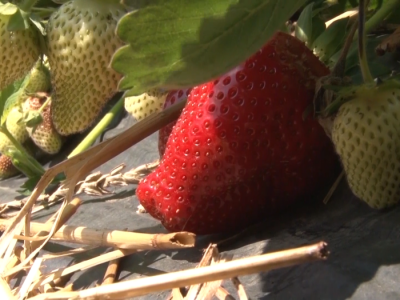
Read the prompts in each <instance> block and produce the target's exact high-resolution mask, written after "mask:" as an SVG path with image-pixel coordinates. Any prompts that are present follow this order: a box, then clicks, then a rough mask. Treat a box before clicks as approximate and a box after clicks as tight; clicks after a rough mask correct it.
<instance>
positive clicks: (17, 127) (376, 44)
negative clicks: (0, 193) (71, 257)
mask: <svg viewBox="0 0 400 300" xmlns="http://www.w3.org/2000/svg"><path fill="white" fill-rule="evenodd" d="M399 8H400V0H377V1H374V0H371V1H367V0H359V1H356V0H338V1H325V0H246V1H241V0H123V1H120V0H14V1H5V0H0V58H1V59H0V178H3V179H4V178H10V177H13V176H15V175H17V174H21V173H22V176H24V178H25V182H24V183H23V185H22V186H21V190H20V191H19V192H20V193H21V194H24V195H26V196H27V198H25V199H24V201H23V202H18V201H17V200H16V201H15V202H14V203H12V205H10V206H9V207H13V208H15V207H18V205H20V207H22V209H21V210H17V212H16V213H15V214H14V216H15V218H13V219H11V220H9V221H7V222H8V223H5V224H6V225H4V224H3V223H1V224H0V225H2V226H3V225H4V226H7V228H6V229H5V230H4V232H3V234H2V236H1V239H0V257H1V259H0V273H1V274H2V280H3V281H4V282H3V283H5V284H2V289H1V290H2V291H3V290H5V291H8V290H7V289H8V288H9V287H8V283H9V280H10V279H11V278H13V277H14V276H15V275H17V274H19V273H20V272H25V271H27V270H30V272H32V273H29V274H28V276H27V277H26V278H25V280H24V281H23V284H22V285H21V286H19V287H18V288H15V289H14V290H13V291H11V290H10V291H8V293H9V294H12V296H15V295H18V298H21V299H23V298H27V299H29V298H30V297H36V294H43V291H45V290H46V291H47V290H52V291H53V292H55V291H56V289H57V288H56V281H57V280H56V279H59V278H56V277H55V276H56V274H62V275H63V276H68V275H70V274H71V273H72V272H75V271H76V270H78V269H80V270H81V269H85V268H87V267H88V266H87V265H85V264H84V263H83V264H82V263H79V266H78V267H79V268H77V267H76V266H71V267H68V268H65V269H59V270H58V271H55V272H53V273H48V272H47V271H46V270H44V269H43V268H41V266H42V259H43V258H42V257H40V254H39V252H40V251H41V249H42V248H43V247H44V245H45V244H46V243H47V241H48V240H49V239H50V238H52V237H54V235H55V234H56V232H57V233H58V236H57V237H58V238H60V236H63V234H64V233H61V232H60V231H59V230H60V228H61V226H62V224H64V223H65V222H66V221H67V220H68V218H69V217H70V216H71V215H72V213H73V212H74V211H76V208H77V207H78V206H79V205H80V203H81V200H80V199H74V200H73V196H74V195H75V194H79V193H87V194H90V195H104V194H107V193H111V192H110V191H109V190H108V187H109V186H110V185H112V184H115V185H117V184H120V185H128V184H131V185H133V184H135V185H136V186H135V188H136V190H135V195H136V198H137V200H138V201H139V202H140V204H141V208H140V209H141V211H142V212H146V213H148V214H149V215H150V217H151V218H152V219H153V220H155V221H157V222H159V223H161V225H163V226H164V227H165V229H166V230H167V231H170V232H173V233H170V235H168V241H167V242H166V244H168V247H172V248H179V247H181V246H182V247H184V246H186V244H185V242H184V243H182V244H180V242H181V241H183V240H184V239H186V238H187V240H186V243H187V244H191V245H192V244H194V236H195V234H197V235H206V234H215V233H226V232H229V231H238V230H242V229H244V228H246V227H248V226H250V225H252V224H253V223H256V222H258V221H262V220H265V219H267V218H270V217H271V216H275V215H276V214H278V213H280V212H282V211H284V210H285V209H290V208H293V207H296V206H295V205H301V206H305V205H310V203H311V202H309V201H308V200H309V199H311V198H315V197H316V196H317V195H318V196H319V195H320V192H321V191H322V190H323V189H324V188H329V187H330V186H332V184H333V186H335V184H334V182H335V179H336V182H338V180H337V179H338V178H339V179H340V178H342V177H344V178H346V180H347V183H348V187H349V189H350V190H351V191H352V192H353V193H354V195H355V196H357V198H359V199H360V200H361V201H363V202H365V203H366V204H367V205H369V206H370V207H371V208H374V209H384V208H389V207H393V206H394V205H396V204H398V202H399V200H400V188H399V184H398V179H399V177H400V157H399V154H398V153H399V150H400V134H399V133H398V130H397V127H398V126H400V124H399V122H400V81H399V79H398V76H397V72H398V71H399V70H400V68H399V65H400V64H399V62H398V48H399V45H400V38H399V35H398V33H399V28H400V27H399V21H398V20H399V14H400V13H399V11H400V9H399ZM382 33H383V34H382ZM391 33H393V34H392V35H390V34H391ZM106 108H107V109H109V111H106ZM122 112H127V114H126V117H127V118H134V119H136V122H135V123H134V125H133V126H131V127H130V128H128V129H126V130H125V131H123V132H121V133H120V134H119V135H117V136H115V137H113V138H111V139H109V140H106V141H104V142H102V143H100V144H98V145H93V144H94V142H95V141H96V140H97V139H98V138H99V136H100V135H101V134H102V133H104V132H105V130H106V129H107V126H109V125H110V124H111V123H112V122H114V121H116V116H118V115H120V114H121V113H122ZM157 132H158V145H154V147H157V146H158V152H159V158H160V159H159V161H157V162H154V163H152V164H151V166H147V167H143V168H141V167H139V168H137V169H135V172H136V173H135V172H131V173H130V175H131V177H129V176H128V175H127V173H125V174H122V173H121V169H123V168H124V166H122V167H121V166H118V167H116V168H114V169H113V170H112V171H111V172H110V173H109V174H101V173H94V174H93V173H91V172H92V171H93V170H95V169H96V168H97V167H99V166H101V165H102V164H104V163H105V162H107V161H108V160H110V159H112V158H113V157H115V156H117V155H119V154H121V153H122V152H123V151H125V150H127V149H128V148H130V147H132V146H133V145H134V144H136V143H138V142H140V141H141V140H143V139H144V138H146V137H148V136H149V135H151V134H153V133H157ZM73 138H77V139H79V144H78V146H77V147H76V148H75V149H73V150H72V152H70V153H67V155H65V156H66V157H65V159H64V160H62V158H63V157H62V156H63V155H64V153H63V152H62V151H64V150H66V147H65V146H69V145H70V143H71V141H72V139H73ZM156 150H157V149H156ZM60 156H61V157H60ZM52 158H57V159H58V160H60V158H61V160H62V161H61V162H60V163H58V164H57V165H55V166H52V167H50V168H48V169H47V167H44V166H43V162H44V161H46V160H48V159H52ZM145 163H148V162H145ZM144 169H145V170H144ZM128 173H129V172H128ZM132 174H133V175H132ZM6 184H7V182H6ZM130 188H132V189H133V187H130ZM53 190H55V191H56V192H54V193H52V192H53ZM51 193H52V194H51ZM45 194H46V195H45ZM43 199H44V200H43ZM50 199H51V200H50ZM59 200H63V204H62V205H61V207H60V210H59V211H57V213H56V214H55V215H54V216H52V217H51V218H50V219H49V222H48V223H46V224H43V227H37V226H36V228H35V226H31V225H35V224H33V223H32V222H30V220H31V214H32V213H34V212H36V211H37V210H35V209H33V208H37V207H38V205H42V206H43V207H44V206H46V205H49V204H50V202H51V201H53V202H51V204H54V203H56V202H57V201H59ZM38 203H39V204H38ZM311 205H313V204H311ZM9 207H7V206H4V207H2V209H1V211H2V212H4V211H5V210H7V209H8V208H9ZM20 207H18V208H20ZM71 212H72V213H71ZM131 213H132V212H131ZM133 217H138V216H133ZM31 223H32V224H31ZM38 228H39V229H38ZM64 229H65V228H64ZM70 229H71V228H69V230H70ZM21 230H22V231H24V232H23V234H24V235H26V236H33V235H34V232H35V233H36V235H34V236H33V237H32V238H26V237H21V235H20V234H21ZM34 230H37V231H34ZM76 231H77V229H74V232H76ZM183 231H188V232H183ZM81 232H84V233H85V234H82V237H81V238H82V239H85V238H86V241H87V240H88V238H87V237H85V235H86V236H90V237H89V240H90V239H91V243H93V245H95V246H99V245H102V246H104V245H106V246H111V247H114V248H117V247H120V246H121V245H123V247H127V248H126V249H124V251H122V250H121V249H115V251H112V252H110V253H106V254H105V255H106V256H107V257H108V258H112V259H113V260H114V262H115V260H116V259H119V258H120V257H122V256H125V255H127V254H129V253H132V252H129V251H131V250H132V249H136V248H130V246H132V245H133V244H135V243H136V242H137V241H135V243H132V244H131V240H134V239H135V238H131V240H129V242H128V243H127V242H126V241H125V240H124V241H122V242H121V241H119V243H116V244H113V239H115V237H116V238H117V239H118V238H121V232H114V231H110V232H108V233H105V234H104V235H103V234H100V233H99V232H98V231H96V230H83V231H81ZM86 232H89V233H86ZM175 234H176V235H175ZM100 235H101V238H99V239H101V241H98V240H96V241H93V240H94V238H93V237H92V236H100ZM66 236H68V238H69V239H70V240H69V241H73V242H76V241H77V239H78V237H77V236H75V235H74V234H64V236H63V237H61V239H63V238H64V239H65V237H66ZM110 236H111V237H110ZM138 236H139V240H140V239H141V238H143V239H145V238H144V236H145V234H143V235H142V236H141V234H139V235H138ZM130 237H132V236H130ZM179 237H180V238H181V240H179ZM17 238H18V239H25V240H24V246H23V247H22V246H21V248H17V247H16V246H15V245H16V239H17ZM163 239H164V240H162V239H160V240H157V237H155V238H154V237H153V236H152V239H151V241H150V242H149V241H147V240H146V241H147V242H143V241H142V240H140V241H139V242H137V244H139V248H140V247H142V248H140V249H146V250H147V249H152V248H154V247H156V246H155V244H157V241H161V240H162V241H163V242H165V239H166V238H165V236H164V237H163ZM176 239H177V240H176ZM64 241H67V240H64ZM79 242H82V240H81V241H79ZM89 244H90V243H89ZM183 244H185V245H183ZM90 245H92V244H90ZM136 246H137V245H136ZM143 246H144V248H143ZM320 246H321V249H322V248H323V250H324V251H322V250H321V251H322V252H325V246H326V245H325V244H324V243H321V245H320ZM18 247H19V245H18ZM121 247H122V246H121ZM21 249H22V250H21ZM17 250H18V251H19V252H21V253H22V254H23V255H22V254H21V255H20V256H18V257H17V254H18V251H17ZM125 250H127V251H125ZM80 251H87V248H84V247H82V248H81V249H77V250H76V252H75V250H74V251H72V252H69V253H66V252H63V253H62V255H63V256H64V255H67V254H70V253H72V254H76V253H77V252H80ZM135 251H136V250H135ZM303 251H306V250H303ZM307 251H308V250H307ZM307 251H306V252H307ZM13 255H14V256H15V257H13ZM213 255H214V254H213ZM38 256H39V260H35V257H38ZM291 256H292V259H293V257H294V256H293V255H292V254H291ZM306 256H308V258H307V259H310V255H309V253H308V252H307V255H306ZM325 256H326V253H325V254H323V255H321V258H322V257H325ZM6 258H7V260H6ZM209 258H210V261H211V256H209ZM214 258H215V257H214V256H213V263H214ZM46 259H49V256H48V257H47V258H46ZM218 260H219V258H218ZM296 260H297V259H296ZM33 261H34V263H33V264H32V262H33ZM106 261H107V260H104V256H103V255H101V256H99V257H98V258H96V262H95V263H94V264H99V263H104V262H106ZM215 262H216V261H215ZM284 263H285V265H286V266H288V265H289V264H287V261H286V262H284ZM35 268H36V269H35ZM110 269H112V268H110ZM199 269H201V268H199ZM32 270H34V271H35V270H36V274H34V272H33V271H32ZM200 271H201V270H200ZM46 272H47V273H46ZM243 274H244V273H243ZM52 276H53V277H52ZM214 279H215V278H214ZM217 279H218V280H219V278H217ZM192 283H193V282H192ZM196 283H197V282H196ZM104 290H105V289H104ZM114 292H115V290H114ZM175 292H177V291H175ZM220 292H221V291H220ZM61 294H62V293H61ZM61 294H60V293H59V294H58V295H61ZM67 294H68V295H67V296H66V297H67V298H68V299H69V298H75V296H76V294H75V293H74V292H71V294H70V293H67ZM95 294H96V293H95ZM54 295H55V296H54ZM58 295H56V294H55V293H53V296H54V297H58ZM86 295H87V297H89V295H92V294H89V293H88V294H86ZM102 295H103V294H96V296H99V297H101V296H102ZM121 295H122V294H119V295H117V297H121ZM42 296H43V295H38V297H39V298H35V299H47V298H46V297H47V295H44V298H41V297H42ZM76 297H78V296H76ZM106 297H107V296H106ZM50 298H51V296H50Z"/></svg>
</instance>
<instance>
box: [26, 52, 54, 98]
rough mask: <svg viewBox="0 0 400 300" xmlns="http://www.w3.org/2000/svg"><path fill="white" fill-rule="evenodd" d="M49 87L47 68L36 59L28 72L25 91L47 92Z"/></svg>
mask: <svg viewBox="0 0 400 300" xmlns="http://www.w3.org/2000/svg"><path fill="white" fill-rule="evenodd" d="M50 88H51V82H50V72H49V69H47V68H46V66H45V65H44V64H43V62H42V61H41V60H38V61H37V62H36V64H35V66H34V67H33V69H32V70H31V71H30V73H29V78H28V84H27V85H26V87H25V91H26V92H27V93H37V92H48V91H49V90H50Z"/></svg>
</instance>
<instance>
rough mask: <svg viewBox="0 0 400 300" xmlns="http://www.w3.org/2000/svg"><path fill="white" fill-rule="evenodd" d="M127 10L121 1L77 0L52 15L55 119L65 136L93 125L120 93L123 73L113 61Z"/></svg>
mask: <svg viewBox="0 0 400 300" xmlns="http://www.w3.org/2000/svg"><path fill="white" fill-rule="evenodd" d="M126 12H127V10H126V8H125V7H124V6H123V5H122V4H120V1H119V0H75V1H70V2H67V3H65V4H63V5H62V6H61V7H60V8H59V9H58V10H57V11H56V12H55V13H54V14H52V15H51V17H50V19H49V22H48V26H47V36H48V59H49V64H50V69H51V74H52V86H53V95H52V98H53V107H52V119H53V123H54V126H55V128H56V130H57V131H58V132H59V133H60V134H61V135H70V134H74V133H78V132H82V131H84V130H85V129H87V128H88V127H89V126H90V125H91V124H92V123H93V122H94V121H95V120H96V118H97V117H98V115H99V114H100V112H101V110H102V108H103V107H104V105H105V104H106V103H107V102H108V101H109V100H110V98H111V97H112V96H113V95H114V94H115V93H116V92H117V88H118V82H119V80H120V79H121V77H122V76H121V75H120V74H119V73H117V72H116V71H114V70H113V69H112V68H111V67H110V66H109V64H110V62H111V58H112V55H113V54H114V52H115V51H116V50H117V49H118V48H119V47H121V46H122V41H121V40H120V39H119V37H118V36H117V35H116V33H115V29H116V25H117V22H118V20H119V19H120V18H121V17H122V16H123V15H124V14H125V13H126Z"/></svg>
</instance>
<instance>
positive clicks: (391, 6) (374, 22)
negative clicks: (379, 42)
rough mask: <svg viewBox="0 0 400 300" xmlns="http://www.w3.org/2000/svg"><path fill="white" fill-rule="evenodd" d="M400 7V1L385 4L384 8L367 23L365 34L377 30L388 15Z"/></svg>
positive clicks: (394, 0)
mask: <svg viewBox="0 0 400 300" xmlns="http://www.w3.org/2000/svg"><path fill="white" fill-rule="evenodd" d="M398 6H400V0H389V1H386V2H384V3H383V5H382V7H381V8H380V9H379V10H378V11H377V12H376V13H375V14H374V15H373V16H372V17H371V18H370V19H369V20H368V21H367V22H366V24H365V32H367V33H368V32H371V30H373V29H375V28H376V27H377V26H378V25H379V24H380V23H381V22H382V21H383V20H384V19H385V18H386V17H387V16H388V15H390V14H391V13H392V12H394V11H396V9H397V7H398Z"/></svg>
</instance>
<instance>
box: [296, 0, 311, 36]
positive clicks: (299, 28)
mask: <svg viewBox="0 0 400 300" xmlns="http://www.w3.org/2000/svg"><path fill="white" fill-rule="evenodd" d="M313 6H314V3H313V2H311V3H310V4H308V5H307V6H306V7H305V8H304V9H303V10H302V12H301V14H300V16H299V19H298V20H297V23H296V29H295V36H296V37H297V38H298V39H299V40H301V41H303V42H305V43H307V44H309V41H310V38H311V36H312V32H313V26H312V25H313V24H312V19H313ZM310 44H311V43H310Z"/></svg>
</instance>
